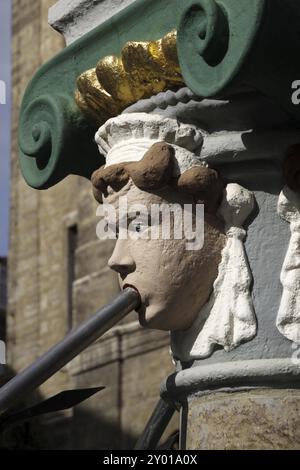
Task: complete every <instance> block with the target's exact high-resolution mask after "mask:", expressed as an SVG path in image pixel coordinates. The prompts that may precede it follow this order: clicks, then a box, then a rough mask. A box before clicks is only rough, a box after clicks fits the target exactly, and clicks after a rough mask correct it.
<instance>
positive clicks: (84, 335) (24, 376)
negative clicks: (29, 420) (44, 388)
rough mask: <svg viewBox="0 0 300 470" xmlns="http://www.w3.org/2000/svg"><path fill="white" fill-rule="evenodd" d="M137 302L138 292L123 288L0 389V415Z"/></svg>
mask: <svg viewBox="0 0 300 470" xmlns="http://www.w3.org/2000/svg"><path fill="white" fill-rule="evenodd" d="M139 303H140V296H139V293H138V292H137V291H136V290H135V289H133V288H131V287H127V288H126V289H124V291H123V292H121V293H120V294H119V295H118V297H117V298H116V299H114V300H113V301H112V302H111V303H110V304H108V305H106V306H105V307H103V308H102V309H101V310H99V312H97V313H95V314H94V315H93V316H92V317H91V318H89V319H88V320H86V321H85V322H83V323H82V324H81V325H79V326H78V327H77V328H76V329H74V330H72V331H70V333H68V334H67V336H65V338H63V339H62V340H61V341H60V342H59V343H57V344H56V345H55V346H53V347H52V348H51V349H49V351H48V352H46V353H45V354H43V355H42V356H41V357H39V358H38V359H37V360H36V361H34V362H33V363H32V364H31V365H30V366H28V367H27V368H26V369H24V370H23V371H22V372H20V373H19V374H18V375H16V376H15V377H14V378H13V379H11V380H10V381H9V382H7V384H5V385H4V386H3V387H1V389H0V412H1V413H2V412H4V411H7V410H8V409H9V408H11V407H12V406H14V405H15V404H16V403H17V402H19V401H20V400H22V399H24V397H26V395H28V393H30V392H32V391H33V390H34V389H36V388H37V387H39V386H40V385H41V384H43V383H44V382H46V380H47V379H49V378H50V377H52V375H54V374H55V373H56V372H57V371H58V370H60V369H61V368H62V367H63V366H65V365H66V364H67V363H68V362H70V361H71V360H72V359H73V358H74V357H75V356H77V355H78V354H79V353H80V352H81V351H83V350H84V349H85V348H87V347H88V346H89V345H90V344H91V343H93V342H94V341H95V340H96V339H98V338H100V336H102V335H103V334H104V333H105V332H106V331H108V330H109V329H110V328H111V327H112V326H113V325H115V324H116V323H118V321H120V320H121V319H122V318H124V317H125V316H126V315H128V313H130V312H131V311H132V310H133V309H134V308H137V307H138V305H139Z"/></svg>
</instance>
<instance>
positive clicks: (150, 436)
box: [134, 398, 175, 450]
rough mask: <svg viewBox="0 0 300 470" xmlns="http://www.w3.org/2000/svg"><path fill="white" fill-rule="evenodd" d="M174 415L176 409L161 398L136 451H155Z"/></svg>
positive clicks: (137, 444) (135, 448)
mask: <svg viewBox="0 0 300 470" xmlns="http://www.w3.org/2000/svg"><path fill="white" fill-rule="evenodd" d="M174 413H175V407H174V406H172V405H171V404H170V403H167V402H165V401H164V400H163V399H162V398H161V399H160V400H159V402H158V403H157V405H156V407H155V409H154V411H153V413H152V415H151V417H150V419H149V421H148V423H147V425H146V427H145V430H144V432H143V434H142V435H141V437H140V438H139V440H138V441H137V443H136V445H135V447H134V450H155V449H156V447H157V445H158V443H159V440H160V438H161V437H162V435H163V433H164V431H165V429H166V427H167V426H168V424H169V422H170V421H171V419H172V416H173V414H174Z"/></svg>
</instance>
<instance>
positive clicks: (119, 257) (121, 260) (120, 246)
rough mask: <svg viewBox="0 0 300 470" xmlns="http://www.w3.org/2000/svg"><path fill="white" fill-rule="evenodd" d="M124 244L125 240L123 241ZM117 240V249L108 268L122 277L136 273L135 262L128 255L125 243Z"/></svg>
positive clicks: (109, 261)
mask: <svg viewBox="0 0 300 470" xmlns="http://www.w3.org/2000/svg"><path fill="white" fill-rule="evenodd" d="M122 241H123V242H124V241H125V240H122ZM122 241H121V240H117V243H116V246H115V249H114V251H113V253H112V255H111V257H110V259H109V260H108V263H107V264H108V266H109V267H110V268H111V269H113V270H114V271H116V272H117V273H119V274H121V275H127V274H129V273H132V272H133V271H135V267H136V265H135V262H134V259H133V258H132V256H131V255H130V254H129V253H128V249H126V248H127V247H126V246H125V243H122Z"/></svg>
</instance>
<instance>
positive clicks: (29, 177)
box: [19, 94, 78, 189]
mask: <svg viewBox="0 0 300 470" xmlns="http://www.w3.org/2000/svg"><path fill="white" fill-rule="evenodd" d="M76 113H77V114H78V111H77V108H76V106H75V103H74V100H73V99H72V98H71V97H70V96H67V95H63V94H57V95H42V96H40V97H38V98H36V99H34V100H33V101H32V102H30V103H29V104H28V105H27V106H24V107H23V109H22V110H21V116H20V126H19V147H20V154H19V160H20V166H21V170H22V173H23V176H24V178H25V180H26V182H27V183H28V184H29V185H30V186H32V187H34V188H39V189H43V188H47V187H49V186H52V185H53V184H55V183H57V182H58V181H60V180H61V179H63V178H64V177H65V176H66V175H67V174H68V173H70V165H69V162H67V159H69V155H70V150H71V148H72V147H70V145H69V144H70V140H71V139H70V136H71V131H72V133H73V134H74V128H75V130H76V124H77V122H76Z"/></svg>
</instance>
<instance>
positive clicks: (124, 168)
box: [91, 142, 224, 212]
mask: <svg viewBox="0 0 300 470" xmlns="http://www.w3.org/2000/svg"><path fill="white" fill-rule="evenodd" d="M174 166H175V157H174V149H173V147H172V146H171V145H169V144H167V143H165V142H157V143H155V144H153V145H152V147H151V148H150V149H149V150H148V151H147V152H146V153H145V155H144V156H143V158H142V160H140V161H138V162H128V163H119V164H115V165H110V166H108V167H107V168H105V167H104V166H102V167H100V168H99V169H98V170H96V171H95V172H94V173H93V175H92V178H91V181H92V184H93V192H94V196H95V199H96V200H97V201H98V202H100V203H101V202H102V195H104V197H106V196H107V194H108V192H107V188H108V186H110V187H111V188H112V189H113V190H114V191H116V192H118V191H120V190H121V189H122V188H123V187H124V186H125V185H126V184H127V183H128V181H129V179H130V178H131V180H132V181H133V183H134V184H135V185H136V186H137V187H138V188H139V189H141V190H143V191H148V192H155V191H158V190H160V189H163V188H165V187H167V186H170V187H172V188H176V189H178V190H179V191H182V192H184V193H186V194H189V195H192V196H193V198H194V200H195V202H199V203H200V202H201V203H203V204H204V207H205V211H206V212H215V211H216V209H217V207H218V205H219V203H220V200H221V197H222V193H223V189H224V181H223V179H222V178H221V176H220V175H219V174H218V173H217V171H216V170H213V169H211V168H208V167H207V166H204V165H199V166H194V167H192V168H190V169H189V170H186V171H185V172H184V173H182V174H181V175H180V176H179V177H174V176H173V170H174Z"/></svg>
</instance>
